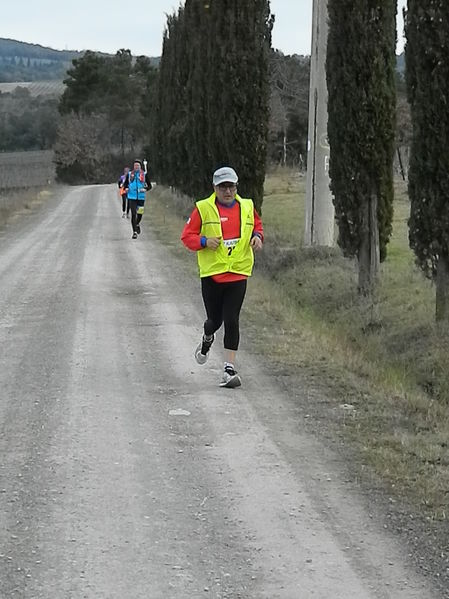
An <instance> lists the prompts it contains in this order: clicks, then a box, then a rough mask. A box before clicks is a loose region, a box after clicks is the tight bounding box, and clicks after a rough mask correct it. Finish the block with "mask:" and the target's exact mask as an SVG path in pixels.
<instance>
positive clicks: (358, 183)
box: [326, 0, 396, 295]
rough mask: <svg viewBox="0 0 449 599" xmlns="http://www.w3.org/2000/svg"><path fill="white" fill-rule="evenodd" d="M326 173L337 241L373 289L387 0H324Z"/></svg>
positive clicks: (388, 95)
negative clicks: (326, 24)
mask: <svg viewBox="0 0 449 599" xmlns="http://www.w3.org/2000/svg"><path fill="white" fill-rule="evenodd" d="M328 11H329V37H328V44H327V63H326V70H327V85H328V92H329V100H328V110H329V122H328V136H329V143H330V148H331V149H330V171H329V172H330V177H331V189H332V192H333V194H334V204H335V212H336V219H337V223H338V228H339V237H338V243H339V245H340V247H341V248H342V249H343V252H344V254H345V255H346V256H348V257H357V259H358V264H359V290H360V292H361V293H362V294H364V295H371V294H372V292H373V291H374V290H375V285H376V281H377V276H378V268H379V261H382V260H384V259H385V257H386V250H387V243H388V240H389V238H390V235H391V228H392V226H391V223H392V217H393V155H394V128H395V127H394V126H395V103H396V94H395V78H394V73H395V46H396V22H395V16H396V1H395V0H329V4H328Z"/></svg>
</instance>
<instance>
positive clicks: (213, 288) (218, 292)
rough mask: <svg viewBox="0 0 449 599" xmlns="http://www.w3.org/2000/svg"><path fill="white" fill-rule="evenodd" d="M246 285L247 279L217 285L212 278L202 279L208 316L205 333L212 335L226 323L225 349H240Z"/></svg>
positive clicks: (202, 289) (202, 290)
mask: <svg viewBox="0 0 449 599" xmlns="http://www.w3.org/2000/svg"><path fill="white" fill-rule="evenodd" d="M246 283H247V280H246V279H243V280H242V281H234V282H232V283H216V282H215V281H214V280H213V279H212V277H204V278H202V279H201V292H202V295H203V301H204V307H205V308H206V314H207V320H206V321H205V323H204V333H205V334H206V335H212V334H213V333H215V331H217V330H218V329H219V328H220V327H221V325H222V323H223V322H224V348H225V349H230V350H232V351H237V350H238V348H239V340H240V329H239V316H240V310H241V307H242V304H243V300H244V298H245V293H246Z"/></svg>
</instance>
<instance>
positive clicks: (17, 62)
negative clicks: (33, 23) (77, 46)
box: [0, 38, 82, 82]
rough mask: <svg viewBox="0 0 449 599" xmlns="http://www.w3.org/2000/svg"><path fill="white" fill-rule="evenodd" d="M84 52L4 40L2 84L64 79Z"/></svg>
mask: <svg viewBox="0 0 449 599" xmlns="http://www.w3.org/2000/svg"><path fill="white" fill-rule="evenodd" d="M79 56H82V53H81V52H76V51H69V50H53V49H52V48H46V47H44V46H41V45H39V44H29V43H26V42H20V41H17V40H11V39H4V38H0V81H1V82H5V81H6V82H8V81H12V82H14V81H47V80H55V79H56V80H62V79H63V78H64V76H65V73H66V71H67V69H68V68H69V67H70V64H71V61H72V60H73V59H75V58H78V57H79Z"/></svg>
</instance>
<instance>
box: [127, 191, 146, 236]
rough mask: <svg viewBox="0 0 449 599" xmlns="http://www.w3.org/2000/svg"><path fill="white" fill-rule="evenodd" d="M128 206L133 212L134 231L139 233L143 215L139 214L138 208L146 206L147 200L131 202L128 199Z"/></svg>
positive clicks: (132, 223)
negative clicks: (138, 228)
mask: <svg viewBox="0 0 449 599" xmlns="http://www.w3.org/2000/svg"><path fill="white" fill-rule="evenodd" d="M128 206H129V209H130V210H131V225H132V228H133V231H134V232H135V233H137V225H138V224H139V223H140V221H141V220H142V214H137V208H139V207H143V206H145V200H130V199H129V198H128Z"/></svg>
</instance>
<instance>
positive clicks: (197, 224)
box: [181, 207, 202, 252]
mask: <svg viewBox="0 0 449 599" xmlns="http://www.w3.org/2000/svg"><path fill="white" fill-rule="evenodd" d="M200 231H201V217H200V213H199V212H198V209H197V208H196V207H195V208H194V209H193V211H192V214H191V215H190V217H189V220H188V221H187V222H186V224H185V225H184V229H183V230H182V234H181V241H182V243H183V244H184V245H185V246H186V248H188V249H189V250H192V251H193V252H196V251H198V250H201V249H202V246H201V235H200Z"/></svg>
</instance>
